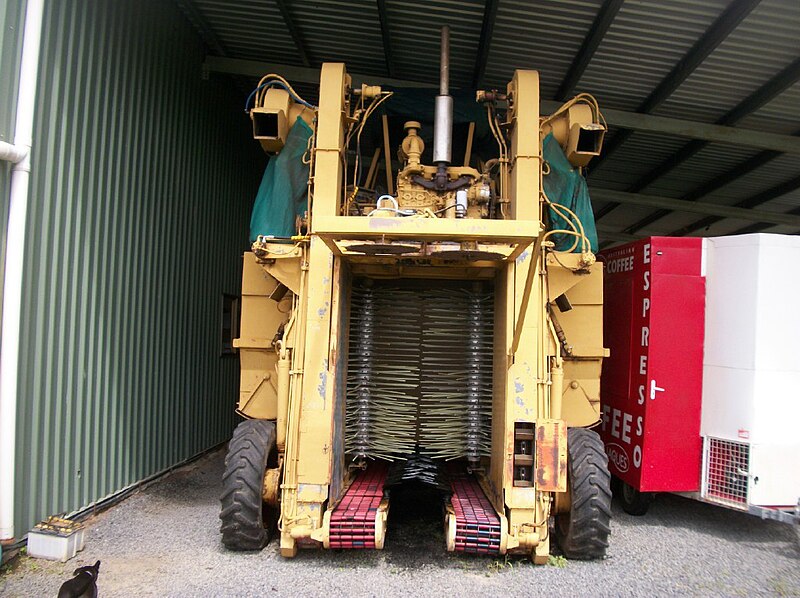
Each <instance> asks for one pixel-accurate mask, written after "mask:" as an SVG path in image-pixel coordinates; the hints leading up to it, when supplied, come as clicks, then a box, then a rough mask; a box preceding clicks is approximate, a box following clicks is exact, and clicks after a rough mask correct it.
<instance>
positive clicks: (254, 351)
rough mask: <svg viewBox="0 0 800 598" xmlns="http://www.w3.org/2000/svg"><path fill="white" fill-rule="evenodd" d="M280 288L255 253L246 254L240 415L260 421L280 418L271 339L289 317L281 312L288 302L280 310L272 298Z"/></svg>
mask: <svg viewBox="0 0 800 598" xmlns="http://www.w3.org/2000/svg"><path fill="white" fill-rule="evenodd" d="M277 285H278V281H277V280H275V279H274V278H273V277H272V276H270V275H269V274H267V273H266V272H265V271H264V270H263V269H262V268H261V266H260V265H259V264H258V263H257V262H256V258H255V256H254V255H253V254H252V253H250V252H248V253H245V254H244V264H243V269H242V315H241V330H240V332H239V338H238V339H236V340H235V341H234V346H236V347H238V348H239V362H240V368H241V379H240V385H239V411H241V412H242V413H244V414H245V415H247V416H248V417H253V418H257V419H275V418H276V417H277V415H278V394H277V384H278V378H277V371H276V364H277V361H278V356H277V353H276V352H275V349H273V348H272V339H273V338H274V337H275V334H276V333H277V331H278V328H279V327H280V325H281V324H282V323H284V322H285V321H286V317H287V314H286V313H282V312H281V311H280V308H281V307H283V308H284V309H285V307H286V302H284V304H282V306H279V304H278V303H276V302H275V301H273V300H272V299H270V298H269V294H270V293H271V292H272V291H273V290H275V287H276V286H277Z"/></svg>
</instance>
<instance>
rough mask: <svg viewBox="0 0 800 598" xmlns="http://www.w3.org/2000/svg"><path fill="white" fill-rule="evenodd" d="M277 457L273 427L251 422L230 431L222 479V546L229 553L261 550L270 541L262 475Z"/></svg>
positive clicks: (262, 421)
mask: <svg viewBox="0 0 800 598" xmlns="http://www.w3.org/2000/svg"><path fill="white" fill-rule="evenodd" d="M276 456H277V448H276V445H275V424H274V423H273V422H270V421H265V420H258V419H250V420H246V421H243V422H242V423H240V424H239V425H238V426H236V430H234V432H233V437H232V438H231V441H230V443H228V454H227V455H226V456H225V473H224V474H223V476H222V497H221V498H220V501H221V502H222V511H221V512H220V514H219V518H220V519H221V520H222V527H221V529H220V531H221V532H222V543H223V544H224V545H225V547H226V548H228V549H229V550H261V549H262V548H264V546H266V545H267V543H268V542H269V540H270V536H271V532H272V525H271V523H272V522H271V521H270V517H269V514H270V513H269V511H270V509H269V508H268V507H267V506H266V505H265V504H264V501H263V499H262V488H263V485H264V473H265V472H266V470H267V465H268V463H270V462H271V461H274V460H275V459H276Z"/></svg>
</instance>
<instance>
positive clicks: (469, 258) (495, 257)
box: [428, 249, 506, 262]
mask: <svg viewBox="0 0 800 598" xmlns="http://www.w3.org/2000/svg"><path fill="white" fill-rule="evenodd" d="M428 255H429V256H430V257H432V258H437V259H443V260H459V261H465V262H477V261H482V260H486V261H500V260H503V259H505V257H506V256H505V255H503V254H502V253H497V252H495V251H482V250H480V249H454V250H452V251H449V250H444V251H431V252H430V253H429V254H428Z"/></svg>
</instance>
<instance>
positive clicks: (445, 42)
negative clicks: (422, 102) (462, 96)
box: [439, 25, 450, 96]
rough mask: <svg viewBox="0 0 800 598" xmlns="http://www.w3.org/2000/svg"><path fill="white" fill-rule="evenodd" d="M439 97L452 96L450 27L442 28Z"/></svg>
mask: <svg viewBox="0 0 800 598" xmlns="http://www.w3.org/2000/svg"><path fill="white" fill-rule="evenodd" d="M439 95H440V96H447V95H450V27H448V26H447V25H445V26H444V27H442V42H441V47H440V52H439Z"/></svg>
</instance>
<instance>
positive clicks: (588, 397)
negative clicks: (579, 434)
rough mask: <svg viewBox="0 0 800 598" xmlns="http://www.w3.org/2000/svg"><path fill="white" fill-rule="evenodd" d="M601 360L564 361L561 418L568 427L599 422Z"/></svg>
mask: <svg viewBox="0 0 800 598" xmlns="http://www.w3.org/2000/svg"><path fill="white" fill-rule="evenodd" d="M601 364H602V360H601V359H600V358H597V359H565V360H564V398H563V403H562V407H561V417H563V419H564V420H565V421H566V422H567V425H569V426H570V427H576V426H580V427H585V426H591V425H593V424H596V423H597V422H599V421H600V368H601Z"/></svg>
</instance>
